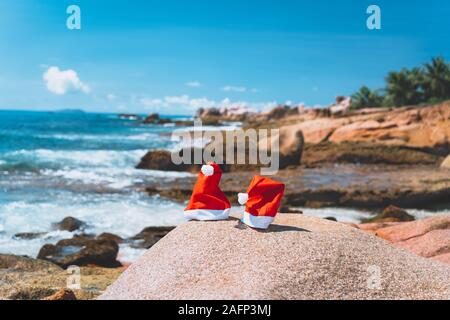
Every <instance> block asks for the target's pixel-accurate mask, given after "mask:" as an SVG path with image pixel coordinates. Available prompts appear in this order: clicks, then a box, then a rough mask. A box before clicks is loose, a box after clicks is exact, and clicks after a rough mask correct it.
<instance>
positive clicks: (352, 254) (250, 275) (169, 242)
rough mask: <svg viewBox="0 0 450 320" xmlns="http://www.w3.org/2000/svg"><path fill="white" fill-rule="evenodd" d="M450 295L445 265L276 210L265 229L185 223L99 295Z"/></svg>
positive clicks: (328, 223)
mask: <svg viewBox="0 0 450 320" xmlns="http://www.w3.org/2000/svg"><path fill="white" fill-rule="evenodd" d="M377 274H379V275H380V278H379V280H380V281H378V280H377V278H376V277H377ZM374 277H375V278H374ZM374 280H375V281H374ZM449 298H450V267H448V266H446V265H445V264H442V263H439V262H434V261H430V260H426V259H424V258H421V257H418V256H416V255H414V254H412V253H409V252H407V251H405V250H402V249H399V248H395V247H393V246H391V245H389V244H388V243H386V242H385V241H383V240H381V239H379V238H377V237H375V236H373V235H370V234H367V233H364V232H362V231H360V230H357V229H355V228H352V227H349V226H347V225H344V224H341V223H337V222H332V221H328V220H325V219H318V218H313V217H307V216H303V215H295V214H293V215H292V214H282V215H279V216H278V217H277V219H276V221H275V224H273V225H272V226H271V227H270V228H269V229H268V230H267V231H256V230H254V229H251V228H248V227H246V226H243V225H242V224H241V223H240V222H239V221H238V220H236V219H230V220H228V221H217V222H195V221H193V222H188V223H185V224H182V225H180V226H179V227H177V228H176V229H175V230H173V231H172V232H170V233H169V234H168V235H167V236H166V237H164V238H163V239H162V240H161V241H159V242H158V243H157V244H156V245H155V246H153V247H152V248H151V249H149V250H148V251H147V252H146V253H145V254H144V255H143V256H142V257H141V258H140V259H139V260H138V261H137V262H136V263H134V264H133V265H131V266H130V267H129V268H128V269H127V270H126V271H125V272H124V273H123V274H122V275H121V276H120V278H119V279H118V280H117V281H116V282H115V283H114V284H113V285H111V286H110V287H109V288H108V289H107V290H106V292H105V293H104V294H103V295H102V296H101V297H100V299H200V300H202V299H449Z"/></svg>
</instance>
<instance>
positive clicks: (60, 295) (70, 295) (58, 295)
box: [41, 288, 77, 300]
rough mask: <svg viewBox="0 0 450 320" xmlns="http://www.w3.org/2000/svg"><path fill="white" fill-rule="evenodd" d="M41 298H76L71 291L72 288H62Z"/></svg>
mask: <svg viewBox="0 0 450 320" xmlns="http://www.w3.org/2000/svg"><path fill="white" fill-rule="evenodd" d="M41 300H77V297H76V296H75V293H73V291H72V290H69V289H66V288H63V289H61V290H59V291H58V292H56V293H55V294H52V295H51V296H48V297H45V298H42V299H41Z"/></svg>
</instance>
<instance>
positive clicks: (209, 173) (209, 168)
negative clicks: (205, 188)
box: [201, 164, 214, 177]
mask: <svg viewBox="0 0 450 320" xmlns="http://www.w3.org/2000/svg"><path fill="white" fill-rule="evenodd" d="M201 170H202V173H203V174H204V175H205V176H206V177H209V176H212V175H213V174H214V167H213V166H210V165H208V164H205V165H203V166H202V169H201Z"/></svg>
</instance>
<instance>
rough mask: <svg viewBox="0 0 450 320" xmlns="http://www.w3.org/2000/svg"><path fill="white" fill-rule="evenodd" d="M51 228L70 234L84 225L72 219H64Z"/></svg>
mask: <svg viewBox="0 0 450 320" xmlns="http://www.w3.org/2000/svg"><path fill="white" fill-rule="evenodd" d="M53 226H54V227H55V229H58V230H64V231H69V232H72V231H75V230H79V229H82V228H84V227H85V226H86V223H85V222H83V221H81V220H78V219H77V218H74V217H66V218H64V219H62V220H61V221H60V222H57V223H55V224H54V225H53Z"/></svg>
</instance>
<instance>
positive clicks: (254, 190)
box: [238, 176, 285, 229]
mask: <svg viewBox="0 0 450 320" xmlns="http://www.w3.org/2000/svg"><path fill="white" fill-rule="evenodd" d="M284 188H285V186H284V184H283V183H281V182H277V181H274V180H271V179H269V178H266V177H261V176H255V177H253V180H252V181H251V183H250V185H249V187H248V189H247V193H239V194H238V201H239V203H240V204H241V205H244V204H245V211H244V216H243V218H242V222H243V223H245V224H246V225H249V226H250V227H253V228H257V229H267V228H268V227H269V225H270V224H271V223H272V221H273V220H274V218H275V216H276V215H277V212H278V208H279V207H280V203H281V198H282V197H283V193H284Z"/></svg>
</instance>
